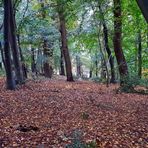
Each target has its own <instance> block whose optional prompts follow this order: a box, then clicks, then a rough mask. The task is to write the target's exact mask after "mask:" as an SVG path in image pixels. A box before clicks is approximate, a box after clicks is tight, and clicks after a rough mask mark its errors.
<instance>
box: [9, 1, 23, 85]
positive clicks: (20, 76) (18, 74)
mask: <svg viewBox="0 0 148 148" xmlns="http://www.w3.org/2000/svg"><path fill="white" fill-rule="evenodd" d="M15 24H16V23H15V16H14V11H13V4H12V1H11V0H10V25H9V27H10V36H11V40H10V45H11V50H12V54H13V62H14V66H15V72H16V78H17V81H18V83H19V84H22V83H23V73H22V67H21V63H20V59H19V51H18V46H17V40H16V26H15Z"/></svg>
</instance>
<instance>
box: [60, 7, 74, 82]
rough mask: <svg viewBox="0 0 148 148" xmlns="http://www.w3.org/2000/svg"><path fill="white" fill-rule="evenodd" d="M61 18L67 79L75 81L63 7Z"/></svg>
mask: <svg viewBox="0 0 148 148" xmlns="http://www.w3.org/2000/svg"><path fill="white" fill-rule="evenodd" d="M61 7H62V6H61ZM58 13H59V20H60V33H61V43H62V47H61V49H62V51H63V55H64V59H65V67H66V75H67V81H73V76H72V67H71V60H70V55H69V51H68V43H67V31H66V24H65V17H64V14H63V8H62V9H61V8H59V11H58Z"/></svg>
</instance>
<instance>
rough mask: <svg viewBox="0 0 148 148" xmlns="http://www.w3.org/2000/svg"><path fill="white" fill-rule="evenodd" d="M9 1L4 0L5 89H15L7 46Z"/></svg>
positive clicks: (8, 37)
mask: <svg viewBox="0 0 148 148" xmlns="http://www.w3.org/2000/svg"><path fill="white" fill-rule="evenodd" d="M10 5H11V3H10V0H4V56H5V70H6V87H7V89H10V90H14V89H15V81H14V78H13V73H12V68H11V52H10V46H9V40H10V36H9V31H10Z"/></svg>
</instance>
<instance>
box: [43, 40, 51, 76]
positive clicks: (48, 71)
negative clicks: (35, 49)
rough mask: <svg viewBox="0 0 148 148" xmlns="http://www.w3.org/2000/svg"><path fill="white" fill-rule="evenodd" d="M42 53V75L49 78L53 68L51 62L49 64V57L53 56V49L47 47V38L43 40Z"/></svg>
mask: <svg viewBox="0 0 148 148" xmlns="http://www.w3.org/2000/svg"><path fill="white" fill-rule="evenodd" d="M43 53H44V64H43V69H44V76H45V77H47V78H51V77H52V74H53V68H52V66H51V64H49V58H51V57H52V56H53V51H52V50H51V49H50V48H49V47H48V42H47V40H44V43H43Z"/></svg>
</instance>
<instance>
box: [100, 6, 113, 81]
mask: <svg viewBox="0 0 148 148" xmlns="http://www.w3.org/2000/svg"><path fill="white" fill-rule="evenodd" d="M99 10H100V13H101V16H102V25H103V34H104V46H105V50H106V52H107V55H108V60H109V64H110V68H111V79H110V83H115V68H114V58H113V56H112V53H111V50H110V48H109V43H108V28H107V25H106V22H105V19H104V14H103V12H102V9H101V6H100V5H99Z"/></svg>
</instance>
